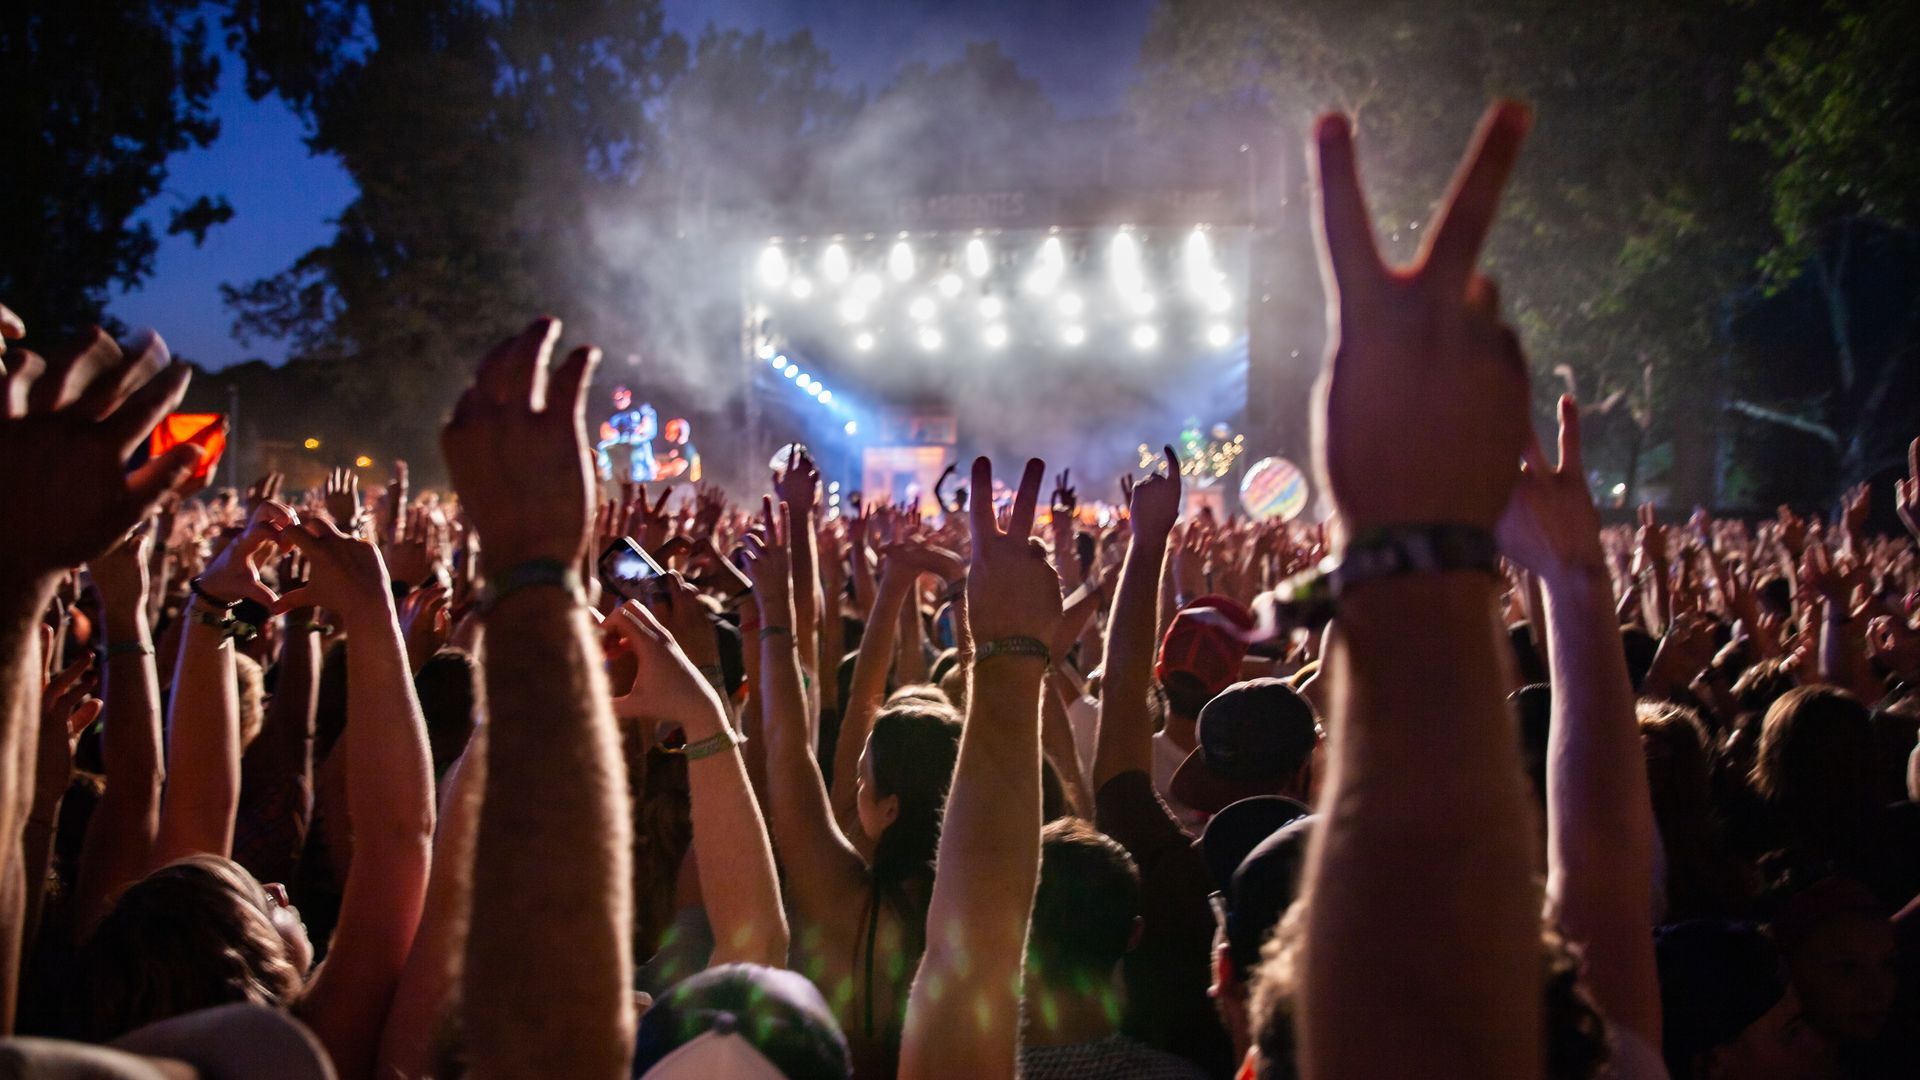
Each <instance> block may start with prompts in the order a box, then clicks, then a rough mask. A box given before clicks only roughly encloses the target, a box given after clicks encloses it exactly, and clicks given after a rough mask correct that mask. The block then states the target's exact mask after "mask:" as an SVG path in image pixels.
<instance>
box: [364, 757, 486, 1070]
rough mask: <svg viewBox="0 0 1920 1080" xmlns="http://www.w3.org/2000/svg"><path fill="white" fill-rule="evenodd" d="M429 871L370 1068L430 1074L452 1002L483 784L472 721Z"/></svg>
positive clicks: (443, 806) (446, 795) (468, 910)
mask: <svg viewBox="0 0 1920 1080" xmlns="http://www.w3.org/2000/svg"><path fill="white" fill-rule="evenodd" d="M442 787H443V793H442V796H441V799H440V817H439V828H438V831H437V832H436V833H435V834H434V838H433V872H432V873H431V874H430V875H429V876H428V878H427V899H426V903H425V905H424V907H423V908H422V910H421V914H420V929H419V932H418V933H416V934H415V935H414V938H413V949H412V951H410V952H409V953H407V963H406V966H405V967H404V968H402V969H401V971H400V981H399V983H398V985H396V986H395V987H394V990H393V1007H392V1008H391V1009H389V1010H388V1011H387V1022H386V1025H385V1028H384V1029H383V1030H382V1032H381V1035H380V1058H379V1066H378V1071H377V1075H379V1076H382V1077H416V1076H428V1075H431V1073H432V1069H433V1049H434V1040H435V1038H436V1037H437V1036H438V1035H439V1032H440V1028H441V1025H442V1024H443V1023H444V1022H445V1021H446V1020H447V1018H448V1016H449V1014H450V1013H451V1012H452V1010H453V1009H455V1008H457V1007H458V1005H459V997H460V976H461V972H462V969H463V967H464V963H463V961H464V960H465V959H466V956H465V953H466V947H467V930H468V927H469V926H470V925H471V923H472V911H473V848H474V842H475V840H476V839H477V837H478V835H479V832H480V804H481V801H482V800H483V799H484V798H485V797H486V792H487V726H486V725H485V724H482V725H480V726H479V727H477V728H475V729H474V732H473V737H472V738H471V739H469V740H468V741H467V748H466V750H465V751H464V752H463V753H461V755H460V760H458V761H456V762H454V763H453V766H452V767H451V768H449V769H448V770H447V775H446V779H445V781H444V783H443V784H442Z"/></svg>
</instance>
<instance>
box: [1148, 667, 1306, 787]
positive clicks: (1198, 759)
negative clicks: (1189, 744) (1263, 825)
mask: <svg viewBox="0 0 1920 1080" xmlns="http://www.w3.org/2000/svg"><path fill="white" fill-rule="evenodd" d="M1169 636H1171V635H1169ZM1194 735H1195V741H1196V742H1197V743H1198V745H1197V746H1195V747H1194V749H1193V752H1192V753H1190V754H1188V755H1187V759H1186V760H1185V761H1183V762H1181V763H1180V767H1179V768H1178V769H1176V770H1174V774H1173V780H1172V782H1171V783H1170V784H1169V785H1168V794H1170V795H1172V796H1173V797H1174V798H1175V799H1176V800H1178V801H1179V802H1181V803H1182V804H1184V805H1186V806H1190V807H1192V808H1193V809H1195V810H1198V811H1200V812H1201V813H1205V814H1217V813H1219V812H1220V811H1221V810H1223V809H1225V808H1226V807H1227V805H1228V804H1230V803H1234V802H1238V801H1239V800H1241V799H1245V798H1251V797H1252V796H1255V795H1277V794H1279V793H1280V791H1281V790H1282V789H1283V788H1284V787H1285V786H1286V785H1287V784H1288V783H1290V782H1291V781H1292V780H1293V778H1294V776H1295V774H1297V773H1298V772H1299V771H1300V766H1301V765H1303V764H1305V763H1306V761H1307V758H1308V755H1310V754H1312V753H1313V748H1314V746H1315V745H1316V744H1317V743H1318V742H1319V741H1320V721H1319V719H1318V717H1316V716H1315V715H1314V712H1313V706H1312V705H1310V704H1308V702H1307V699H1306V698H1304V697H1301V696H1300V694H1299V692H1298V691H1296V690H1294V689H1293V687H1291V686H1288V685H1287V684H1286V683H1285V682H1284V681H1282V680H1280V679H1249V680H1247V681H1246V682H1241V683H1234V684H1232V685H1231V686H1228V687H1227V688H1226V689H1224V690H1222V691H1220V692H1219V693H1218V694H1215V695H1214V696H1213V699H1212V700H1210V701H1208V702H1207V704H1206V707H1204V708H1202V709H1201V710H1200V716H1199V719H1198V721H1197V723H1196V725H1195V728H1194Z"/></svg>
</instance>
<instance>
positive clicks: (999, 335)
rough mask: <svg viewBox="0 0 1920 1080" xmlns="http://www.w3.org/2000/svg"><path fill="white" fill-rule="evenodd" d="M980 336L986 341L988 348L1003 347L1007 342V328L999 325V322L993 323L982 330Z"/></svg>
mask: <svg viewBox="0 0 1920 1080" xmlns="http://www.w3.org/2000/svg"><path fill="white" fill-rule="evenodd" d="M980 337H981V339H982V340H984V341H985V342H986V343H987V347H988V348H990V349H999V348H1004V347H1005V346H1006V344H1007V328H1006V327H1004V326H1001V325H1000V324H999V323H994V324H993V325H992V326H989V327H987V328H986V330H984V331H982V332H981V335H980Z"/></svg>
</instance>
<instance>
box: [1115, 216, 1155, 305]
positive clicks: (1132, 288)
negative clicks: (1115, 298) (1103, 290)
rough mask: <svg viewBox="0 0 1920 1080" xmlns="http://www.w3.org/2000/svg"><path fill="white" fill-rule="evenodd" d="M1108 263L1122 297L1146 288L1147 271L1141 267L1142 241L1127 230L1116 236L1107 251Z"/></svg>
mask: <svg viewBox="0 0 1920 1080" xmlns="http://www.w3.org/2000/svg"><path fill="white" fill-rule="evenodd" d="M1107 262H1108V265H1109V268H1110V269H1111V270H1112V271H1113V285H1114V287H1115V288H1117V289H1119V290H1120V295H1122V296H1132V295H1134V294H1135V293H1137V292H1139V291H1140V290H1141V289H1142V288H1144V287H1145V286H1146V271H1145V270H1143V269H1142V268H1141V266H1140V241H1139V240H1138V239H1137V238H1135V237H1134V235H1133V233H1131V232H1129V231H1127V230H1126V229H1122V230H1120V231H1119V232H1118V233H1115V234H1114V237H1113V243H1112V244H1111V245H1110V246H1109V247H1108V249H1107Z"/></svg>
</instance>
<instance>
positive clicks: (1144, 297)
mask: <svg viewBox="0 0 1920 1080" xmlns="http://www.w3.org/2000/svg"><path fill="white" fill-rule="evenodd" d="M1180 262H1181V270H1182V273H1181V277H1182V279H1183V281H1182V283H1181V284H1183V285H1184V291H1185V293H1186V296H1187V298H1188V299H1189V300H1190V301H1191V302H1192V303H1193V304H1194V305H1195V306H1197V307H1198V308H1199V309H1200V310H1201V311H1202V312H1204V313H1206V314H1207V315H1209V316H1211V317H1212V321H1209V322H1208V323H1207V324H1206V325H1205V326H1204V327H1203V328H1202V329H1201V330H1200V332H1199V340H1200V341H1202V342H1203V343H1205V344H1206V345H1207V346H1208V347H1210V348H1214V349H1223V348H1225V347H1227V346H1228V345H1229V344H1231V343H1232V342H1233V338H1234V333H1233V329H1232V327H1231V326H1230V325H1228V324H1227V323H1226V322H1224V321H1220V318H1221V317H1222V316H1225V315H1226V314H1227V313H1228V312H1230V311H1231V310H1232V308H1233V293H1232V290H1231V289H1229V288H1228V286H1227V275H1226V274H1225V272H1223V271H1222V270H1220V269H1219V268H1218V267H1217V266H1216V265H1215V264H1214V258H1213V244H1212V240H1211V239H1210V237H1209V235H1208V231H1207V229H1206V228H1205V227H1196V228H1195V229H1194V230H1193V231H1192V232H1190V233H1188V234H1187V238H1186V241H1185V243H1184V245H1183V248H1182V251H1181V257H1180ZM993 263H994V260H993V254H992V252H991V251H990V249H989V248H988V246H987V241H986V239H985V238H984V237H981V236H974V237H972V238H970V239H968V240H967V242H966V245H965V246H964V248H962V249H961V252H960V257H959V259H958V265H957V267H955V268H948V269H944V270H938V272H937V273H935V274H933V275H932V276H931V281H930V288H927V289H923V290H921V291H918V292H915V293H914V294H913V295H912V296H911V297H910V298H909V299H908V301H907V304H906V314H907V317H908V319H909V320H910V321H911V323H912V324H913V328H912V338H913V341H914V343H915V344H916V345H918V346H919V347H920V348H921V349H922V350H924V351H927V352H938V351H939V350H941V349H942V348H943V347H945V345H946V344H947V335H946V333H945V331H944V330H942V328H941V327H940V326H938V325H935V324H936V322H937V321H938V319H939V316H940V313H941V307H940V305H941V303H942V302H946V303H949V304H951V303H955V302H959V301H961V300H962V294H963V293H965V292H966V291H967V289H968V285H967V278H972V279H973V280H974V281H975V282H976V283H977V284H976V287H977V288H978V289H979V290H980V291H981V295H980V296H979V297H978V299H977V300H975V301H974V307H975V311H976V313H977V315H978V317H979V320H980V329H979V341H980V343H981V344H982V345H984V346H986V347H987V348H989V349H996V350H997V349H1002V348H1005V347H1006V346H1007V344H1008V342H1009V341H1010V340H1011V337H1012V332H1011V331H1010V329H1009V328H1008V326H1007V323H1006V314H1007V302H1006V300H1004V299H1003V298H1002V297H1001V296H999V295H998V294H996V293H994V292H992V291H991V286H990V285H989V284H988V283H987V282H986V279H987V278H988V277H989V276H990V275H991V274H992V273H993ZM1107 264H1108V270H1109V277H1110V286H1111V288H1112V290H1113V292H1114V294H1115V299H1116V301H1117V303H1118V305H1119V308H1120V310H1121V311H1122V312H1123V313H1124V314H1125V316H1127V317H1130V318H1131V319H1132V320H1133V323H1132V325H1131V327H1130V328H1129V330H1128V332H1127V340H1128V341H1129V342H1130V343H1132V345H1133V347H1134V348H1136V349H1139V350H1141V351H1146V350H1150V349H1153V348H1154V347H1156V346H1158V345H1159V344H1160V341H1161V330H1160V327H1159V325H1157V324H1156V323H1155V322H1153V321H1152V319H1151V317H1152V316H1153V314H1154V312H1155V311H1156V310H1157V309H1158V308H1159V307H1160V299H1159V297H1158V296H1156V295H1155V293H1154V292H1153V291H1152V290H1151V289H1150V288H1149V285H1148V279H1147V270H1146V265H1145V260H1144V258H1143V255H1142V252H1141V248H1140V240H1139V238H1138V236H1136V235H1135V233H1134V232H1133V230H1132V229H1130V228H1126V227H1122V228H1121V229H1120V231H1119V232H1117V233H1115V234H1114V236H1113V239H1112V240H1111V241H1109V243H1108V246H1107ZM921 269H922V267H921V258H920V256H919V255H918V254H916V252H915V251H914V249H913V245H912V244H911V243H909V242H908V240H907V238H906V234H904V233H903V234H901V237H900V238H899V239H897V240H895V241H894V243H893V245H892V246H891V247H889V248H888V249H887V255H886V259H885V264H884V270H885V278H891V279H892V280H893V282H894V283H895V288H897V289H901V290H910V289H912V288H913V285H912V283H913V282H914V281H915V280H916V278H921V277H922V275H921ZM936 269H937V268H936ZM756 270H757V274H758V277H759V281H760V285H761V286H762V288H763V289H764V290H765V293H764V295H767V296H769V297H770V298H771V297H779V296H785V297H791V298H792V299H793V300H796V301H808V300H811V299H813V298H814V297H815V296H816V295H818V294H819V293H820V287H819V286H816V285H815V283H814V278H813V277H812V276H810V275H809V274H808V273H807V272H806V269H805V268H804V267H803V266H801V265H800V260H799V258H798V257H797V256H795V257H789V255H788V253H787V251H786V249H785V248H784V247H782V246H781V244H780V243H779V242H778V241H777V240H776V241H774V242H772V243H769V244H768V245H767V246H766V247H765V248H763V249H762V250H761V252H760V257H759V260H758V265H757V267H756ZM813 271H814V272H815V273H817V274H818V275H819V277H820V279H821V280H823V281H824V282H825V287H826V288H828V289H831V290H833V291H834V292H835V293H836V296H837V298H836V299H835V301H834V311H835V313H836V315H837V316H838V317H839V319H840V321H841V322H842V323H844V324H846V325H847V326H848V327H849V328H850V329H851V331H852V342H853V347H854V348H855V349H857V350H859V351H860V352H869V351H871V350H872V349H873V348H874V347H875V346H876V345H878V344H879V342H880V340H881V336H882V333H883V331H881V330H878V329H875V328H874V327H873V326H871V325H869V324H870V323H871V322H873V321H874V319H873V316H874V309H875V307H876V305H877V304H878V303H879V301H880V300H881V298H882V297H883V296H884V295H885V293H886V291H887V284H886V281H885V279H883V276H882V274H881V273H879V272H876V271H875V270H860V269H859V268H857V267H856V265H855V262H854V258H853V256H852V255H851V254H850V253H849V252H848V251H847V247H846V245H845V244H844V243H842V242H840V241H838V240H835V241H833V242H831V243H829V244H828V245H827V246H826V248H825V249H824V250H822V251H821V253H820V255H819V257H818V258H817V259H816V260H814V265H813ZM962 271H964V273H965V275H966V276H965V277H963V276H962ZM1066 272H1067V257H1066V248H1065V245H1064V244H1063V243H1062V241H1061V239H1060V237H1059V236H1058V235H1050V236H1048V237H1047V238H1046V239H1045V240H1044V241H1042V242H1041V244H1040V247H1039V249H1038V251H1036V252H1035V254H1034V256H1033V258H1032V261H1031V265H1030V266H1028V267H1027V269H1026V273H1025V276H1024V277H1023V279H1022V281H1021V287H1022V289H1023V290H1024V291H1025V293H1026V294H1027V295H1028V296H1029V297H1030V298H1031V299H1032V300H1033V301H1034V302H1036V303H1039V304H1043V305H1046V307H1047V309H1048V310H1049V312H1050V314H1052V315H1053V316H1054V317H1055V318H1056V319H1057V320H1058V322H1057V325H1056V326H1055V329H1054V333H1055V335H1056V337H1057V340H1058V341H1059V343H1060V344H1061V345H1064V346H1066V347H1068V348H1074V347H1077V346H1080V345H1084V344H1085V343H1086V341H1087V337H1088V329H1087V325H1086V318H1085V316H1086V315H1087V313H1088V306H1089V305H1088V302H1087V298H1086V297H1085V296H1083V295H1082V294H1081V293H1080V292H1077V291H1074V290H1072V289H1070V288H1063V284H1064V279H1065V277H1066ZM936 296H937V297H938V299H936Z"/></svg>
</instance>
